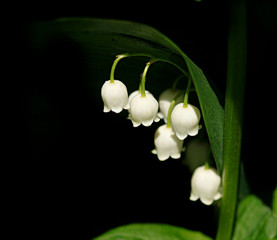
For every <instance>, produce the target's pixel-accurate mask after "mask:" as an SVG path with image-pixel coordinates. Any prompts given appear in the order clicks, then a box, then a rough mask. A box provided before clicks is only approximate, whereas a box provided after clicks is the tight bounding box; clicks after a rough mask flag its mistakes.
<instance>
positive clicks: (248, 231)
mask: <svg viewBox="0 0 277 240" xmlns="http://www.w3.org/2000/svg"><path fill="white" fill-rule="evenodd" d="M276 234H277V216H276V215H274V214H273V213H272V211H271V209H270V208H268V207H267V206H265V205H264V204H263V203H262V201H261V200H260V199H259V198H257V197H256V196H253V195H251V196H248V197H246V198H245V199H243V200H242V201H241V202H240V204H239V206H238V211H237V221H236V226H235V232H234V236H233V240H270V239H273V238H274V237H276Z"/></svg>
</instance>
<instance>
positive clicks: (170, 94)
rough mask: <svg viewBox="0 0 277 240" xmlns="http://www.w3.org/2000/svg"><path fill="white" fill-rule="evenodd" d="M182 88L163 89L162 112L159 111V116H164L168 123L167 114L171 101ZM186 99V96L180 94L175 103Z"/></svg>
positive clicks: (160, 99)
mask: <svg viewBox="0 0 277 240" xmlns="http://www.w3.org/2000/svg"><path fill="white" fill-rule="evenodd" d="M180 91H181V90H178V89H174V90H173V89H172V88H169V89H166V90H165V91H163V92H162V93H161V95H160V97H159V106H160V112H159V113H158V116H159V118H163V119H164V121H165V123H167V114H168V109H169V107H170V104H171V101H172V100H173V99H174V97H175V96H176V95H177V94H178V93H179V92H180ZM183 101H184V96H182V97H181V96H180V97H179V98H178V99H177V100H176V102H175V104H174V106H175V105H177V104H178V103H180V102H183Z"/></svg>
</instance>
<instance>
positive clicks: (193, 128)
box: [171, 103, 201, 140]
mask: <svg viewBox="0 0 277 240" xmlns="http://www.w3.org/2000/svg"><path fill="white" fill-rule="evenodd" d="M200 117H201V114H200V111H199V109H198V108H197V107H195V106H193V105H191V104H188V105H187V107H184V104H183V103H179V104H177V105H176V106H175V107H174V109H173V111H172V114H171V125H172V128H173V130H174V132H175V133H176V135H177V137H178V138H179V139H181V140H183V139H185V138H186V137H187V136H188V135H190V136H195V135H197V134H198V130H199V121H200Z"/></svg>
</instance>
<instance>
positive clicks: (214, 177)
mask: <svg viewBox="0 0 277 240" xmlns="http://www.w3.org/2000/svg"><path fill="white" fill-rule="evenodd" d="M220 183H221V178H220V176H219V175H218V173H217V171H216V170H215V169H214V168H212V167H207V166H205V165H204V166H200V167H198V168H196V170H195V171H194V172H193V175H192V178H191V194H190V200H192V201H196V200H197V199H198V198H200V200H201V202H202V203H204V204H206V205H211V204H212V203H213V201H214V200H218V199H219V198H221V193H220Z"/></svg>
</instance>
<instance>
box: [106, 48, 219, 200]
mask: <svg viewBox="0 0 277 240" xmlns="http://www.w3.org/2000/svg"><path fill="white" fill-rule="evenodd" d="M132 56H140V55H139V54H135V53H125V54H120V55H118V56H116V59H115V61H114V63H113V65H112V68H111V73H110V80H108V81H105V83H104V85H103V86H102V90H101V96H102V99H103V102H104V112H109V111H113V112H115V113H119V112H121V111H122V110H123V109H127V110H128V111H129V116H128V119H129V120H131V121H132V124H133V126H134V127H138V126H140V125H143V126H145V127H149V126H150V125H152V124H153V122H158V121H160V119H163V120H164V122H165V123H164V124H163V125H161V126H160V127H159V128H158V129H157V130H156V132H155V135H154V145H155V149H154V150H152V153H153V154H156V155H157V157H158V159H159V160H160V161H165V160H167V159H169V158H173V159H178V158H180V157H181V154H182V151H183V150H184V149H185V147H184V146H183V144H184V139H186V138H187V137H188V136H196V135H197V134H198V131H199V130H200V125H199V122H200V119H201V113H200V110H199V109H198V108H197V107H196V106H194V105H192V104H190V103H189V93H190V89H191V83H192V81H191V78H190V77H188V81H187V87H186V90H185V91H182V90H180V89H176V86H175V85H176V82H175V83H174V84H173V86H172V88H171V89H165V90H164V91H163V92H162V93H161V95H160V96H159V99H158V101H157V100H156V98H155V97H154V96H153V94H151V93H150V92H149V91H147V90H146V89H145V83H146V75H147V71H148V69H149V67H150V66H151V64H153V63H155V62H157V61H159V59H153V58H151V59H149V61H148V62H147V63H146V66H145V68H144V70H143V73H142V78H141V80H140V82H139V89H138V90H136V91H134V92H133V93H131V94H130V95H129V96H128V92H127V88H126V86H125V84H124V83H122V82H121V81H119V80H115V79H114V72H115V69H116V66H117V64H118V62H119V61H120V60H121V59H123V58H125V57H132ZM178 80H179V78H178ZM176 81H177V80H176ZM159 110H160V112H159ZM220 184H221V178H220V176H219V174H218V173H217V171H216V169H214V168H210V167H209V164H208V163H206V165H205V166H199V167H198V168H197V169H196V170H195V172H194V173H193V175H192V180H191V196H190V200H192V201H195V200H197V199H200V201H201V202H202V203H204V204H206V205H211V204H212V203H213V201H214V200H218V199H219V198H220V197H221V193H220Z"/></svg>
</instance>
